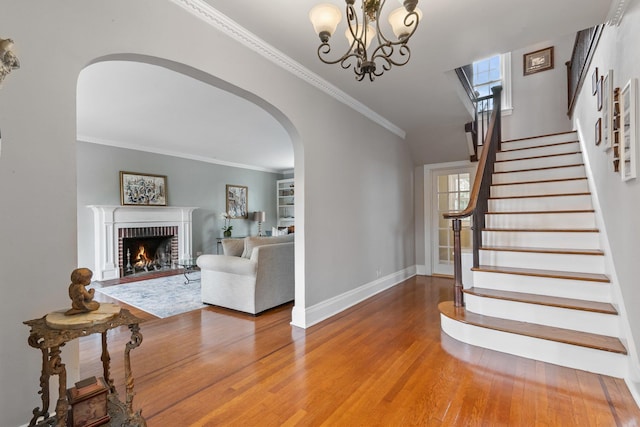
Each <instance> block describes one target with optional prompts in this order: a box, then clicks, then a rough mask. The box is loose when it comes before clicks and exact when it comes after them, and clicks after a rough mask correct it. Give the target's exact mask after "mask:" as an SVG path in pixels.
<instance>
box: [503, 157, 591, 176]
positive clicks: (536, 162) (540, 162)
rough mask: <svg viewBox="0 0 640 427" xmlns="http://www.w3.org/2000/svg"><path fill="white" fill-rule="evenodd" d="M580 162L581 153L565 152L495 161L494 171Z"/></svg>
mask: <svg viewBox="0 0 640 427" xmlns="http://www.w3.org/2000/svg"><path fill="white" fill-rule="evenodd" d="M577 164H582V153H576V154H566V155H561V156H551V157H539V158H536V159H522V160H512V161H508V162H496V164H495V168H494V171H495V172H510V171H518V170H526V169H537V168H548V167H555V166H567V165H577Z"/></svg>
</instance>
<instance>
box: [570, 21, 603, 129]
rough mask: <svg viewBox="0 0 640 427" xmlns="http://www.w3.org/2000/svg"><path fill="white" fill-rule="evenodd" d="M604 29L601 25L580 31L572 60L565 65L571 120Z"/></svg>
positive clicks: (574, 45)
mask: <svg viewBox="0 0 640 427" xmlns="http://www.w3.org/2000/svg"><path fill="white" fill-rule="evenodd" d="M604 27H605V25H604V24H601V25H597V26H595V27H592V28H587V29H585V30H582V31H578V33H577V34H576V38H575V41H574V43H573V51H572V52H571V60H570V61H568V62H566V63H565V65H566V66H567V98H568V100H567V115H568V116H569V118H571V117H572V115H573V108H574V107H575V103H576V100H577V99H578V94H579V93H580V88H581V87H582V85H583V83H584V81H585V79H586V77H587V70H588V69H589V65H590V64H591V60H592V59H593V55H594V53H595V51H596V47H597V46H598V42H599V41H600V36H601V35H602V31H603V30H604Z"/></svg>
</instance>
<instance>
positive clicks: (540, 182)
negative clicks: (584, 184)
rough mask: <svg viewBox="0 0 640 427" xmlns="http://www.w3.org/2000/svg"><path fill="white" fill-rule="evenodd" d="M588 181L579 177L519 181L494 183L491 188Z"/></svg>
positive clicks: (583, 177)
mask: <svg viewBox="0 0 640 427" xmlns="http://www.w3.org/2000/svg"><path fill="white" fill-rule="evenodd" d="M496 173H505V172H496ZM586 179H587V177H586V176H577V177H574V178H558V179H540V180H536V181H517V182H504V183H497V184H493V183H492V184H491V186H492V187H497V186H499V185H520V184H546V183H549V182H564V181H580V180H586Z"/></svg>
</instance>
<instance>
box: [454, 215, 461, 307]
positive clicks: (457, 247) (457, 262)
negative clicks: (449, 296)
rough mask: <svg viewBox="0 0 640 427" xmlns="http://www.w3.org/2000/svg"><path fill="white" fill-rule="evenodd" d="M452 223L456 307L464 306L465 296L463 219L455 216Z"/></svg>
mask: <svg viewBox="0 0 640 427" xmlns="http://www.w3.org/2000/svg"><path fill="white" fill-rule="evenodd" d="M451 225H452V226H453V275H454V284H453V305H455V306H456V307H463V306H464V296H463V294H462V289H463V288H464V286H463V284H462V245H461V244H460V230H462V221H461V220H460V219H459V218H455V219H454V220H453V221H452V222H451Z"/></svg>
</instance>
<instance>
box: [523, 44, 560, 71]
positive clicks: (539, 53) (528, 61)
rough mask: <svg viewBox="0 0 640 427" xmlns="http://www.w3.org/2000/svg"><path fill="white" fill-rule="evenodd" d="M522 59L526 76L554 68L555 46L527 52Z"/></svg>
mask: <svg viewBox="0 0 640 427" xmlns="http://www.w3.org/2000/svg"><path fill="white" fill-rule="evenodd" d="M522 61H523V70H524V75H525V76H528V75H529V74H534V73H539V72H541V71H547V70H551V69H553V46H550V47H546V48H544V49H540V50H536V51H534V52H529V53H525V54H524V55H523V56H522Z"/></svg>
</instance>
